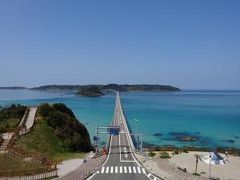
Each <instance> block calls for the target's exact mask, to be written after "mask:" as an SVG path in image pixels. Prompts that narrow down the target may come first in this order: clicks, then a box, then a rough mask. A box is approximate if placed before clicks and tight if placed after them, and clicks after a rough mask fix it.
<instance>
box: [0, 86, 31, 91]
mask: <svg viewBox="0 0 240 180" xmlns="http://www.w3.org/2000/svg"><path fill="white" fill-rule="evenodd" d="M21 89H27V88H26V87H21V86H9V87H0V90H21Z"/></svg>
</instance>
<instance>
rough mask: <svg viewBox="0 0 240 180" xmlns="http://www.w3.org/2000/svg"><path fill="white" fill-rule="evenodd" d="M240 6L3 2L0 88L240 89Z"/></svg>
mask: <svg viewBox="0 0 240 180" xmlns="http://www.w3.org/2000/svg"><path fill="white" fill-rule="evenodd" d="M239 9H240V1H238V0H235V1H234V0H231V1H228V0H225V1H223V0H198V1H195V0H181V1H179V0H176V1H173V0H166V1H163V0H119V1H115V0H109V1H107V0H101V1H99V0H86V1H79V0H76V1H74V0H72V1H67V0H65V1H64V0H50V1H49V0H35V1H32V0H29V1H27V0H21V1H18V0H16V1H11V0H0V86H11V85H21V86H28V87H32V86H38V85H45V84H90V83H96V84H107V83H130V84H134V83H154V84H170V85H175V86H178V87H180V88H183V89H240V11H239Z"/></svg>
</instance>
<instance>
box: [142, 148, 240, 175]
mask: <svg viewBox="0 0 240 180" xmlns="http://www.w3.org/2000/svg"><path fill="white" fill-rule="evenodd" d="M206 153H207V152H189V153H181V154H177V155H171V158H170V159H161V158H160V157H159V152H157V155H156V156H155V157H153V158H151V159H150V160H146V161H145V162H144V165H145V166H146V167H147V168H148V169H149V170H151V171H153V172H154V173H155V174H157V175H159V176H160V177H162V178H164V179H168V180H178V179H179V180H180V179H194V180H195V179H196V180H198V179H199V180H200V179H208V176H209V164H206V163H204V162H202V161H201V160H199V163H198V173H200V174H201V176H200V177H198V176H194V175H192V174H193V173H194V172H195V162H196V159H195V157H194V155H195V154H198V155H201V154H206ZM169 154H171V152H170V153H169ZM221 156H222V157H223V158H225V157H226V156H225V155H223V154H221ZM178 167H180V168H186V170H187V173H185V172H183V171H181V170H179V169H178ZM211 177H214V178H219V179H221V180H239V179H240V157H237V156H231V155H229V156H228V157H227V161H226V164H224V165H211Z"/></svg>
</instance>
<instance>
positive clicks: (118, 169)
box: [96, 166, 151, 177]
mask: <svg viewBox="0 0 240 180" xmlns="http://www.w3.org/2000/svg"><path fill="white" fill-rule="evenodd" d="M96 173H97V174H99V173H101V174H104V173H111V174H112V173H129V174H131V173H134V174H137V173H139V174H141V173H144V174H146V175H147V176H148V177H149V176H151V174H147V173H146V169H145V168H143V167H140V166H103V167H102V168H101V170H99V171H96Z"/></svg>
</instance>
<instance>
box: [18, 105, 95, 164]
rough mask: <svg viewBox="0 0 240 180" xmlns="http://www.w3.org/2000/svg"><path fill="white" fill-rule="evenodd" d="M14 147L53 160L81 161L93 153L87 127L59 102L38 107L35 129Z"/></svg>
mask: <svg viewBox="0 0 240 180" xmlns="http://www.w3.org/2000/svg"><path fill="white" fill-rule="evenodd" d="M17 146H19V147H21V148H24V149H26V150H28V151H31V152H40V153H44V154H47V155H48V157H49V158H50V159H52V160H56V161H62V160H64V159H71V158H82V157H83V155H84V154H85V152H89V151H91V150H93V148H92V146H91V142H90V138H89V134H88V131H87V129H86V127H85V126H84V125H83V124H82V123H80V122H79V121H78V120H77V119H76V118H75V115H74V114H73V112H72V111H71V110H70V109H69V108H67V107H66V106H65V105H64V104H61V103H57V104H53V105H49V104H42V105H40V106H39V108H38V112H37V119H36V121H35V130H33V131H32V132H31V133H29V134H26V135H25V136H23V137H21V138H20V139H19V140H18V142H17Z"/></svg>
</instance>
